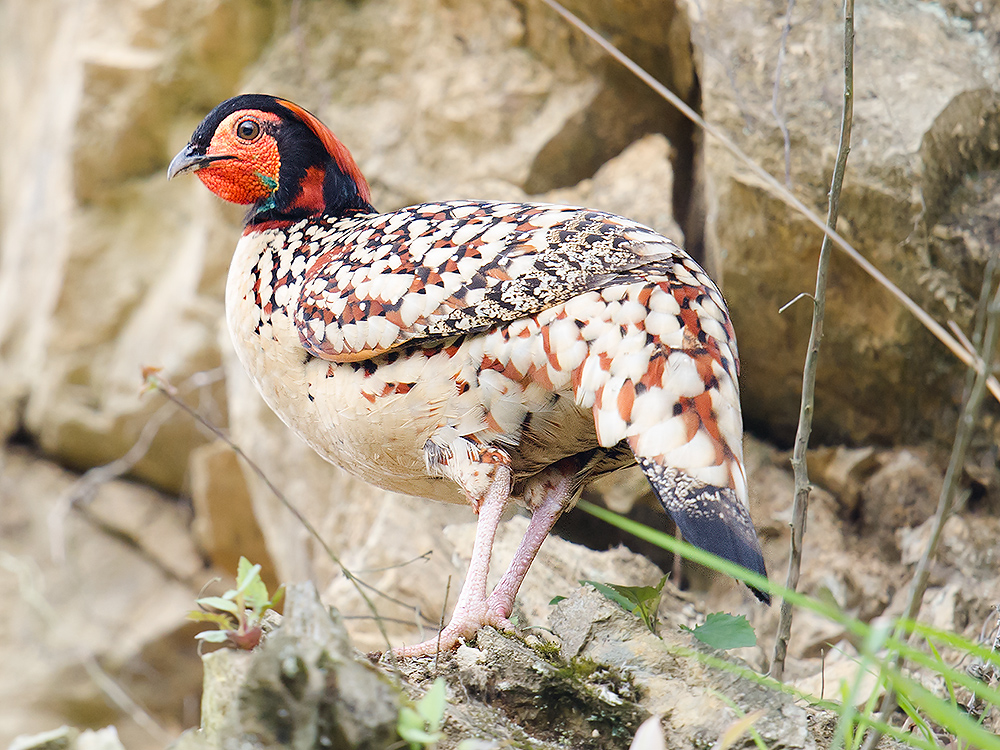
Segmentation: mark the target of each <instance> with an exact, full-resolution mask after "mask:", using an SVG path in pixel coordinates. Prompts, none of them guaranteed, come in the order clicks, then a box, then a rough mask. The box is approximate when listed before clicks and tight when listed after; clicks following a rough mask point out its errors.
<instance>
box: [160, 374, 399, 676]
mask: <svg viewBox="0 0 1000 750" xmlns="http://www.w3.org/2000/svg"><path fill="white" fill-rule="evenodd" d="M142 374H143V378H144V380H145V382H146V384H147V386H148V387H149V388H150V389H152V390H157V391H159V392H160V393H162V394H163V395H164V396H166V397H167V398H168V399H170V401H172V402H173V403H175V404H176V405H177V406H179V407H180V408H181V409H183V410H184V411H185V412H187V413H188V414H189V415H190V416H191V417H192V418H194V419H195V421H197V422H198V423H199V424H201V425H202V426H204V427H205V428H206V429H207V430H209V432H211V433H212V434H213V435H215V436H216V437H217V438H219V439H220V440H222V441H223V442H224V443H226V445H228V446H229V447H230V448H232V449H233V451H235V453H236V455H237V456H239V457H240V458H242V459H243V460H244V461H245V462H246V464H247V466H249V467H250V469H251V470H252V471H253V473H254V474H256V475H257V477H258V478H259V479H260V480H261V481H262V482H263V483H264V484H265V485H267V488H268V489H269V490H271V492H272V493H274V496H275V497H276V498H278V500H279V501H280V502H281V504H282V505H284V506H285V508H287V509H288V511H289V512H290V513H291V514H292V515H293V516H295V519H296V520H297V521H298V522H299V523H300V524H302V527H303V528H304V529H305V530H306V531H307V532H308V533H309V535H310V536H312V537H313V539H315V540H316V542H317V543H318V544H319V545H320V547H322V548H323V551H324V552H326V554H327V557H329V558H330V559H331V560H332V561H333V563H334V564H335V565H336V566H337V567H339V568H340V571H341V572H342V573H343V574H344V577H345V578H347V580H348V581H350V582H351V583H352V584H353V585H354V588H355V590H356V591H357V592H358V595H359V596H360V597H361V598H362V600H364V603H365V605H366V606H367V607H368V609H369V610H370V611H371V613H372V615H373V616H374V617H375V622H376V624H377V625H378V629H379V633H380V634H381V635H382V638H383V639H384V640H385V643H386V646H387V647H388V652H389V659H390V660H391V662H392V667H393V669H394V670H395V671H396V673H397V674H399V666H398V665H397V664H396V655H395V654H394V653H393V651H392V642H391V641H390V640H389V634H388V633H387V632H386V629H385V624H384V623H383V622H382V618H381V617H380V616H379V613H378V610H377V609H375V605H374V604H373V603H372V601H371V599H370V598H369V597H368V594H366V593H365V591H364V587H365V586H368V584H366V583H365V582H364V581H362V580H361V579H359V578H357V577H356V576H355V575H354V574H353V573H352V572H351V571H350V570H348V568H347V566H346V565H344V563H343V562H341V560H340V558H339V557H338V556H337V554H336V553H335V552H334V551H333V549H332V548H331V547H330V545H329V544H327V543H326V540H325V539H323V537H322V536H321V535H320V533H319V532H318V531H316V527H314V526H313V525H312V524H311V523H310V522H309V519H307V518H306V517H305V516H304V515H302V512H301V511H300V510H299V509H298V508H296V507H295V506H294V505H293V504H292V502H291V501H290V500H289V499H288V498H287V497H285V495H284V493H283V492H282V491H281V490H279V489H278V488H277V486H276V485H275V484H274V482H272V481H271V480H270V479H269V478H268V476H267V474H265V473H264V471H263V469H261V468H260V467H259V466H258V465H257V464H256V463H255V462H254V461H253V459H251V458H250V457H249V456H248V455H247V454H246V453H244V452H243V449H242V448H240V447H239V446H238V445H236V443H234V442H233V441H232V440H231V439H230V438H229V436H228V435H226V433H224V432H223V431H222V430H220V429H219V428H218V427H216V426H215V425H214V424H212V423H211V422H209V421H208V420H207V419H205V418H204V417H203V416H202V415H201V414H199V413H198V412H197V411H195V410H194V409H192V408H191V407H190V406H189V405H188V404H187V403H185V402H184V401H183V400H181V399H180V398H179V397H178V396H177V391H176V389H175V388H174V387H173V386H172V385H170V383H169V382H167V380H166V379H165V378H163V377H161V376H160V374H159V370H158V369H157V368H155V367H144V368H143V373H142Z"/></svg>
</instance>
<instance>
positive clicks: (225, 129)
mask: <svg viewBox="0 0 1000 750" xmlns="http://www.w3.org/2000/svg"><path fill="white" fill-rule="evenodd" d="M279 122H280V120H279V118H278V116H277V115H276V114H274V113H272V112H260V111H253V112H250V111H247V110H242V111H239V112H233V113H232V114H231V115H229V117H227V118H226V119H225V120H223V121H222V123H221V124H220V125H219V127H218V129H217V130H216V132H215V136H214V137H213V138H212V142H211V144H210V145H209V147H208V149H207V150H206V151H205V155H206V156H214V157H231V158H220V159H218V161H213V162H212V163H210V164H207V165H206V166H204V167H201V168H200V169H199V170H198V171H197V173H196V174H197V175H198V177H199V179H200V180H201V181H202V182H203V183H204V184H205V187H207V188H208V189H209V190H211V191H212V192H213V193H215V194H216V195H218V196H219V197H220V198H222V199H224V200H227V201H230V202H232V203H240V204H243V205H249V204H252V203H256V202H257V201H260V200H262V199H265V198H267V197H268V196H270V195H271V194H272V193H274V191H275V190H277V188H278V171H279V168H280V166H281V157H280V155H279V154H278V143H277V141H276V140H275V139H274V136H273V135H272V133H273V131H274V129H275V128H276V127H277V125H278V124H279Z"/></svg>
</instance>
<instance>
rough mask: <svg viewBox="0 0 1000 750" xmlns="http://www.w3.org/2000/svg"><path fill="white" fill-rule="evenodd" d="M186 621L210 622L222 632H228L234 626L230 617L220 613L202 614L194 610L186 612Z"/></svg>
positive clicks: (198, 610)
mask: <svg viewBox="0 0 1000 750" xmlns="http://www.w3.org/2000/svg"><path fill="white" fill-rule="evenodd" d="M187 619H189V620H191V621H192V622H211V623H214V624H215V625H218V626H219V627H220V628H222V629H223V630H229V629H231V628H233V627H235V626H236V623H235V621H234V620H233V618H232V617H230V616H229V615H227V614H223V613H221V612H203V611H202V610H200V609H194V610H191V611H190V612H188V614H187Z"/></svg>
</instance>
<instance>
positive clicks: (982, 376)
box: [864, 258, 1000, 750]
mask: <svg viewBox="0 0 1000 750" xmlns="http://www.w3.org/2000/svg"><path fill="white" fill-rule="evenodd" d="M995 268H996V258H994V259H992V260H991V261H990V262H989V263H988V264H987V266H986V273H985V275H984V279H983V291H982V296H981V298H980V299H981V300H982V299H988V300H989V302H988V304H986V305H985V306H981V308H980V309H983V310H985V320H986V324H985V332H984V333H983V336H982V349H981V350H980V353H979V354H980V357H981V358H982V361H983V362H992V361H993V357H994V355H995V353H996V349H997V336H998V334H1000V286H998V287H997V289H996V291H993V286H994V276H995V273H994V271H995ZM987 376H988V371H987V370H986V369H982V370H979V371H978V372H976V376H975V381H974V382H973V384H972V388H971V390H969V395H968V398H967V399H966V402H965V406H964V407H963V408H962V414H961V416H960V417H959V420H958V428H957V429H956V431H955V442H954V443H953V444H952V448H951V458H950V460H949V461H948V469H947V471H945V475H944V485H943V486H942V487H941V495H940V497H939V498H938V507H937V511H936V512H935V514H934V522H933V524H932V526H931V533H930V538H929V539H928V541H927V546H926V547H925V548H924V553H923V555H921V557H920V562H918V563H917V567H916V570H914V572H913V579H912V581H911V582H910V590H909V596H908V597H907V602H906V607H905V608H904V609H903V613H902V615H900V620H899V622H898V624H897V625H896V632H895V637H896V638H897V639H898V638H902V637H903V636H904V634H905V626H906V623H907V622H912V621H913V620H915V619H916V617H917V615H918V614H919V612H920V605H921V604H922V603H923V600H924V592H925V591H926V590H927V579H928V577H929V575H930V566H931V562H933V560H934V557H935V555H936V554H937V549H938V544H939V543H940V541H941V532H942V531H943V530H944V524H945V522H946V521H947V520H948V518H949V516H950V515H951V509H952V507H953V506H954V504H955V496H956V495H957V493H958V480H959V478H960V477H961V474H962V466H963V464H964V463H965V454H966V452H967V451H968V449H969V443H970V442H971V441H972V434H973V432H974V431H975V427H976V421H977V419H978V417H979V410H980V408H981V407H982V404H983V398H984V397H985V395H986V384H987ZM902 661H903V659H902V657H901V656H900V655H899V654H898V653H897V654H895V655H894V656H893V657H892V658H891V659H890V660H889V664H890V665H891V666H893V667H895V668H899V667H900V666H901V664H902ZM897 705H898V701H897V699H896V692H895V691H894V690H892V688H887V689H886V692H885V695H884V696H882V702H881V703H880V704H879V715H878V717H877V719H878V720H879V721H882V722H886V721H888V719H889V716H890V715H891V714H892V712H893V711H895V710H896V706H897ZM881 737H882V733H881V732H880V731H878V730H877V729H873V730H872V731H871V733H870V734H869V735H868V737H867V739H866V740H865V744H864V750H872V749H873V748H874V747H875V746H876V745H877V744H878V741H879V739H880V738H881Z"/></svg>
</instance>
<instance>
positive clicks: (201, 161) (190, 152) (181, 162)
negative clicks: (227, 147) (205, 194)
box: [167, 143, 236, 180]
mask: <svg viewBox="0 0 1000 750" xmlns="http://www.w3.org/2000/svg"><path fill="white" fill-rule="evenodd" d="M234 158H236V157H233V156H226V155H219V156H208V155H207V154H199V153H197V152H196V151H195V150H194V146H192V145H191V144H190V143H189V144H188V145H186V146H185V147H184V148H182V149H181V151H180V153H178V154H177V156H175V157H174V158H173V159H171V160H170V166H169V167H167V179H168V180H172V179H173V178H174V177H176V176H177V175H179V174H184V173H185V172H197V171H198V170H199V169H203V168H205V167H207V166H208V165H209V164H211V163H212V162H216V161H221V160H224V159H234Z"/></svg>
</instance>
